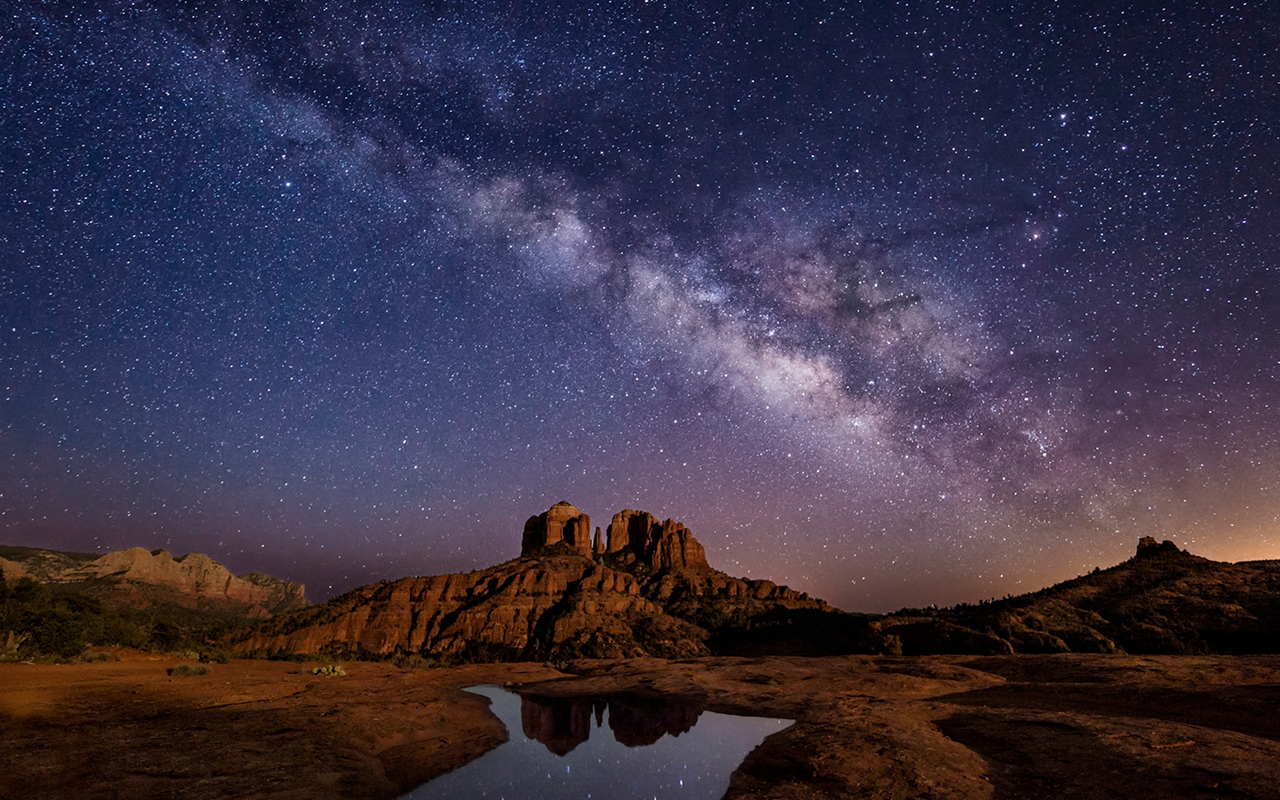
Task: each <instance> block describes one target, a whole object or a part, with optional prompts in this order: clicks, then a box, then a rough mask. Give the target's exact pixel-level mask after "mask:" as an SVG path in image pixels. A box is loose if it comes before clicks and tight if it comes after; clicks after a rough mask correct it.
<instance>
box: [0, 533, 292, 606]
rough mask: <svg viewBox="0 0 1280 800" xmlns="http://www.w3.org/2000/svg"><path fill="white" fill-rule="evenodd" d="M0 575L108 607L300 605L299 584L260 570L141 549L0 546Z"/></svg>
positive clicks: (200, 557) (195, 556) (197, 557)
mask: <svg viewBox="0 0 1280 800" xmlns="http://www.w3.org/2000/svg"><path fill="white" fill-rule="evenodd" d="M0 574H2V575H3V576H4V578H5V579H6V580H10V581H12V580H16V579H18V578H23V577H28V578H31V579H33V580H35V581H38V582H40V583H43V584H46V585H49V586H52V587H56V588H60V589H66V590H69V591H74V592H78V593H80V594H85V595H88V596H90V597H94V598H97V599H98V600H101V601H102V602H104V603H106V604H107V605H109V606H112V607H125V608H131V609H145V608H152V607H155V606H163V605H173V606H179V607H181V608H189V609H196V610H200V611H217V612H227V613H230V614H235V615H237V616H242V617H250V618H254V619H262V618H265V617H269V616H272V615H274V614H282V613H286V612H289V611H294V610H297V609H299V608H304V607H305V606H306V605H307V601H306V599H305V598H304V597H303V591H304V587H303V586H302V584H299V583H289V582H286V581H282V580H280V579H278V578H272V577H270V576H267V575H263V574H261V573H259V572H249V573H246V574H244V575H232V574H231V572H230V570H228V569H227V568H226V567H224V566H222V565H221V564H219V563H218V562H216V561H214V560H213V559H212V558H209V557H208V556H206V555H203V554H201V553H189V554H187V555H185V556H180V557H178V558H173V557H172V556H170V555H169V553H167V552H166V551H164V550H154V551H148V550H146V549H144V548H141V547H131V548H129V549H127V550H117V551H115V552H112V553H107V554H105V555H99V554H94V553H68V552H63V551H60V550H44V549H41V548H36V547H11V546H0Z"/></svg>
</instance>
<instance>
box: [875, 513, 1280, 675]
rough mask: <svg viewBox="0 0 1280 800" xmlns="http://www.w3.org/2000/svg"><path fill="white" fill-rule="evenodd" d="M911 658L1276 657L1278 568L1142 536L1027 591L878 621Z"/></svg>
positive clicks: (1279, 645) (882, 632) (1279, 619)
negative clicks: (1129, 553) (1100, 560)
mask: <svg viewBox="0 0 1280 800" xmlns="http://www.w3.org/2000/svg"><path fill="white" fill-rule="evenodd" d="M873 627H874V629H875V631H876V632H877V633H879V634H880V635H881V636H890V635H892V636H897V637H898V639H899V640H900V641H901V642H902V646H903V650H904V652H905V653H907V654H912V653H916V654H919V653H1067V652H1076V653H1120V652H1123V653H1132V654H1180V653H1277V652H1280V561H1250V562H1242V563H1238V564H1231V563H1224V562H1220V561H1211V560H1209V559H1207V558H1201V557H1200V556H1195V555H1192V554H1190V553H1188V552H1186V551H1185V550H1182V549H1179V548H1178V547H1177V546H1176V545H1175V544H1173V543H1172V542H1169V541H1165V542H1160V543H1157V542H1156V541H1155V540H1154V539H1152V538H1150V537H1144V538H1143V539H1142V540H1141V541H1140V542H1139V543H1138V549H1137V552H1136V553H1135V555H1134V556H1133V557H1132V558H1130V559H1129V560H1127V561H1124V562H1122V563H1120V564H1117V565H1116V566H1114V567H1111V568H1110V569H1100V570H1095V571H1094V572H1092V573H1090V574H1088V575H1083V576H1081V577H1079V578H1075V579H1073V580H1069V581H1065V582H1063V583H1059V584H1056V585H1054V586H1051V587H1049V588H1047V589H1042V590H1040V591H1038V592H1033V593H1031V594H1025V595H1019V596H1017V597H1011V598H1006V599H1004V600H997V601H992V602H987V603H979V604H977V605H959V606H955V607H952V608H947V609H940V610H935V609H926V610H918V609H917V610H903V611H899V612H897V613H895V614H891V615H889V616H887V617H885V618H882V619H879V620H876V621H875V623H874V625H873Z"/></svg>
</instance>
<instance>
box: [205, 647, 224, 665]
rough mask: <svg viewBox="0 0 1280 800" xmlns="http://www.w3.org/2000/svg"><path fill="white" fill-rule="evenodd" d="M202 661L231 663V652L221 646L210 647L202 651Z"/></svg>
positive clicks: (206, 662)
mask: <svg viewBox="0 0 1280 800" xmlns="http://www.w3.org/2000/svg"><path fill="white" fill-rule="evenodd" d="M200 663H202V664H230V663H231V654H230V653H228V652H227V651H226V650H223V649H222V648H221V647H210V648H208V649H207V650H205V651H204V652H202V653H200Z"/></svg>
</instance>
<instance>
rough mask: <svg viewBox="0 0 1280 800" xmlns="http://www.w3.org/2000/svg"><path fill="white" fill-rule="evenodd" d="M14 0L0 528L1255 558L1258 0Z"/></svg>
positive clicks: (227, 539) (478, 556)
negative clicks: (676, 527)
mask: <svg viewBox="0 0 1280 800" xmlns="http://www.w3.org/2000/svg"><path fill="white" fill-rule="evenodd" d="M726 8H729V5H728V4H726V5H725V6H722V5H720V4H710V3H694V2H678V3H677V2H672V3H662V2H641V1H638V0H637V1H636V2H618V3H598V4H587V3H582V4H578V3H554V2H538V3H518V4H517V3H511V4H508V3H472V4H461V3H435V4H432V3H426V2H399V3H397V2H361V3H343V2H303V3H299V2H294V3H285V2H278V3H277V2H271V3H265V2H242V3H237V2H229V1H228V2H221V3H220V2H204V3H201V2H195V3H178V2H169V3H160V4H150V3H147V2H127V3H112V2H104V3H85V4H75V3H37V2H28V1H25V0H19V2H17V3H5V4H3V5H0V14H2V15H3V16H2V17H0V388H2V389H3V391H2V392H0V541H3V542H4V543H7V544H30V545H40V546H46V547H55V548H60V549H71V550H94V551H106V550H109V549H118V548H121V547H126V546H134V545H141V546H144V547H148V548H159V547H164V548H166V549H168V550H170V551H172V552H173V553H174V554H179V553H185V552H188V551H199V552H204V553H207V554H209V555H211V556H213V557H214V558H216V559H218V560H220V561H222V562H223V563H225V564H227V565H228V566H229V567H230V568H232V569H233V570H234V571H237V572H244V571H248V570H251V569H259V570H262V571H265V572H268V573H271V574H274V575H277V576H280V577H284V578H288V579H292V580H298V581H303V582H305V583H306V584H307V586H308V596H309V597H310V598H311V599H312V600H323V599H325V598H327V597H329V596H332V595H334V594H337V593H340V592H342V591H345V590H347V589H350V588H352V587H354V586H357V585H361V584H364V583H368V582H372V581H376V580H380V579H383V578H396V577H402V576H406V575H418V574H434V573H441V572H451V571H459V570H469V569H474V568H480V567H485V566H488V565H491V564H494V563H497V562H499V561H502V560H505V559H508V558H511V557H514V556H515V555H517V554H518V553H519V544H520V531H521V528H522V525H523V521H524V519H525V518H526V517H528V516H529V515H531V514H536V513H539V512H540V511H543V510H545V509H546V508H547V507H548V506H550V505H551V504H552V503H554V502H556V501H557V500H561V499H565V500H569V501H571V502H573V503H575V504H576V505H578V506H579V507H580V508H582V509H583V510H584V511H586V512H587V513H589V514H591V515H592V518H593V524H598V525H607V524H608V519H609V517H610V516H611V515H612V514H613V513H614V512H615V511H618V510H620V509H622V508H640V509H644V510H648V511H651V512H653V513H654V514H656V515H657V516H659V517H660V518H665V517H674V518H676V519H678V520H681V521H683V522H684V523H686V524H687V525H688V526H689V527H690V528H692V529H693V531H694V533H695V535H696V536H697V537H698V539H699V540H700V541H701V542H703V543H704V544H705V545H706V547H707V551H708V558H709V560H710V561H711V563H712V565H713V566H716V567H718V568H720V569H723V570H725V571H727V572H729V573H731V574H734V575H739V576H750V577H755V578H766V577H767V578H770V579H772V580H776V581H778V582H780V583H786V584H789V585H791V586H793V587H795V588H798V589H801V590H804V591H808V592H810V593H812V594H816V595H818V596H820V597H823V598H825V599H827V600H828V601H830V602H832V603H833V604H835V605H838V606H840V607H842V608H846V609H851V610H888V609H892V608H897V607H900V606H903V605H918V604H926V603H938V604H948V603H953V602H957V601H965V600H968V601H975V600H978V599H982V598H986V597H993V596H995V597H998V596H1003V595H1004V594H1006V593H1018V592H1023V591H1029V590H1033V589H1037V588H1040V587H1041V586H1043V585H1046V584H1048V583H1051V582H1054V581H1058V580H1062V579H1065V578H1069V577H1074V576H1075V575H1077V574H1080V573H1082V572H1085V571H1088V570H1091V569H1092V568H1093V567H1095V566H1103V567H1106V566H1109V565H1111V564H1114V563H1117V562H1118V561H1120V560H1122V559H1124V558H1127V557H1128V556H1129V555H1130V554H1131V553H1132V552H1133V549H1134V547H1135V545H1136V543H1137V540H1138V538H1139V537H1140V536H1144V535H1152V536H1155V537H1156V538H1158V539H1160V538H1170V539H1173V540H1174V541H1175V542H1177V543H1178V544H1179V545H1180V546H1183V547H1185V548H1188V549H1190V550H1191V551H1192V552H1195V553H1198V554H1200V555H1204V556H1208V557H1211V558H1215V559H1221V560H1233V561H1234V560H1243V559H1258V558H1280V199H1278V198H1277V187H1278V186H1280V167H1278V164H1280V124H1278V121H1280V5H1277V4H1276V3H1271V2H1252V3H1244V2H1237V3H1229V2H1202V3H1169V4H1158V3H1154V4H1136V3H1125V2H1112V1H1111V0H1107V1H1106V2H1095V3H1084V2H1082V3H1056V2H1042V3H1033V2H1019V3H1009V4H987V3H976V4H970V3H953V4H947V3H906V2H904V3H888V2H883V3H873V2H867V3H861V4H858V3H846V4H837V3H822V2H793V3H782V2H777V3H767V4H766V3H761V4H757V5H756V6H745V5H743V6H733V7H732V8H730V10H726Z"/></svg>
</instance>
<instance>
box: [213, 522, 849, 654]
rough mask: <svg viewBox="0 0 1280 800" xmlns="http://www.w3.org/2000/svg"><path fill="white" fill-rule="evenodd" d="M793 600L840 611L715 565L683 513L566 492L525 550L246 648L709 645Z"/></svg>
mask: <svg viewBox="0 0 1280 800" xmlns="http://www.w3.org/2000/svg"><path fill="white" fill-rule="evenodd" d="M780 609H791V610H794V609H816V610H824V611H828V610H832V609H831V607H830V606H828V605H827V604H826V603H824V602H822V601H821V600H817V599H813V598H810V597H809V596H808V595H806V594H803V593H801V592H797V591H794V590H792V589H789V588H787V587H785V586H779V585H777V584H775V583H773V582H771V581H764V580H747V579H743V578H734V577H731V576H729V575H727V574H725V573H723V572H720V571H719V570H715V569H712V568H711V566H710V565H708V564H707V557H706V551H705V550H704V549H703V547H702V545H701V544H699V543H698V541H697V540H696V539H695V538H694V537H693V534H692V532H691V531H689V529H688V528H686V527H685V526H684V525H682V524H680V523H679V522H675V521H673V520H670V519H668V520H666V521H663V522H659V521H658V519H657V518H655V517H654V516H653V515H652V514H649V513H647V512H644V511H632V510H630V509H628V510H624V511H620V512H618V513H617V514H615V515H614V517H613V521H612V522H611V523H610V524H609V527H608V529H607V531H606V532H605V533H604V534H602V533H601V532H600V530H599V529H598V528H597V529H596V530H595V534H594V536H592V531H591V520H590V518H589V517H588V516H587V515H586V514H584V513H582V512H581V511H579V510H578V509H577V508H575V507H574V506H573V505H571V504H569V503H566V502H559V503H556V504H555V505H554V506H552V507H551V508H550V509H548V510H547V511H546V512H544V513H542V514H540V515H537V516H534V517H530V518H529V520H528V521H527V522H526V523H525V526H524V532H523V536H522V539H521V553H520V557H519V558H516V559H513V560H511V561H508V562H506V563H503V564H499V565H498V566H495V567H490V568H489V569H485V570H481V571H478V572H472V573H466V574H452V575H435V576H430V577H420V578H404V579H401V580H396V581H387V582H382V583H378V584H373V585H370V586H364V587H361V588H359V589H355V590H353V591H351V592H348V593H347V594H344V595H342V596H340V597H337V598H334V599H333V600H330V601H329V602H327V603H325V604H323V605H319V606H314V607H312V608H308V609H305V610H302V611H299V612H296V613H293V614H289V615H286V616H283V617H279V618H276V619H272V620H269V621H267V622H265V623H263V624H262V625H261V626H259V627H258V628H256V629H254V630H252V631H250V632H248V633H246V634H244V635H243V637H242V638H241V639H240V640H239V641H238V642H236V644H235V647H236V650H237V651H238V652H240V653H253V654H278V653H302V654H331V655H336V656H380V655H389V654H394V653H409V654H411V653H417V654H423V655H429V656H451V657H464V658H478V659H483V660H504V659H532V660H543V659H562V658H575V657H595V658H633V657H644V656H656V657H667V658H674V657H689V656H701V655H709V654H710V653H711V649H710V648H709V647H708V639H709V637H710V636H711V631H713V630H714V629H715V628H717V627H719V626H721V625H723V624H725V623H726V622H729V621H734V620H743V619H748V618H752V617H756V616H758V615H762V614H766V613H768V612H770V611H775V610H780Z"/></svg>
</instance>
